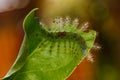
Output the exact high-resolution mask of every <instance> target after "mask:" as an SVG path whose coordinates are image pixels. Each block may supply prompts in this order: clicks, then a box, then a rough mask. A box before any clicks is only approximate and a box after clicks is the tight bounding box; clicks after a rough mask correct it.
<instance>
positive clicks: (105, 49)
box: [0, 0, 120, 80]
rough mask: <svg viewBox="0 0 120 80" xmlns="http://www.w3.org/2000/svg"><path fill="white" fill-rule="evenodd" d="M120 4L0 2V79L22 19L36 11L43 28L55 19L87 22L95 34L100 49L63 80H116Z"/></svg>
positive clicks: (119, 73)
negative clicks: (30, 12)
mask: <svg viewBox="0 0 120 80" xmlns="http://www.w3.org/2000/svg"><path fill="white" fill-rule="evenodd" d="M119 4H120V0H0V77H3V76H5V74H6V73H7V71H8V70H9V69H10V67H11V65H12V64H13V62H14V61H15V59H16V57H17V54H18V52H19V49H20V46H21V43H22V40H23V36H24V31H23V28H22V27H23V26H22V23H23V19H24V17H25V16H26V15H27V14H28V12H29V11H30V10H32V9H33V8H36V7H38V8H39V11H38V12H37V16H38V17H39V18H40V21H42V22H43V23H44V24H45V25H47V26H48V27H50V25H51V24H50V23H51V21H52V20H53V18H55V17H56V16H61V17H65V16H70V17H71V18H76V17H77V18H79V19H80V23H82V22H83V21H89V22H90V24H91V27H92V28H93V29H94V30H96V31H97V32H98V36H97V39H96V42H97V43H99V44H100V46H101V49H100V50H99V51H98V50H92V51H91V52H92V54H93V55H94V62H93V63H91V62H89V61H88V60H87V59H84V60H83V62H82V63H81V64H80V65H79V66H78V67H77V69H76V70H75V71H74V72H73V73H72V74H71V76H70V77H69V78H68V79H67V80H120V7H119Z"/></svg>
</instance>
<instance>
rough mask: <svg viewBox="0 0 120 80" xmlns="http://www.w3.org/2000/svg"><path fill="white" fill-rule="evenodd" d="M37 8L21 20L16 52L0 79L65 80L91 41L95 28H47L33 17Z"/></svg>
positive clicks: (89, 46)
mask: <svg viewBox="0 0 120 80" xmlns="http://www.w3.org/2000/svg"><path fill="white" fill-rule="evenodd" d="M36 10H37V8H36V9H33V10H32V11H31V12H30V13H29V14H28V15H27V16H26V18H25V20H24V31H25V36H24V40H23V43H22V46H21V49H20V51H19V55H18V57H17V59H16V61H15V63H14V65H13V66H12V68H11V69H10V71H9V72H8V73H7V75H6V76H5V77H4V78H3V80H65V79H66V78H67V77H68V76H69V75H70V74H71V73H72V71H73V70H74V69H75V68H76V66H77V65H78V64H79V63H80V62H81V61H82V60H83V59H84V57H85V56H86V55H87V53H88V52H89V50H90V49H91V47H92V46H93V44H94V41H95V37H96V32H95V31H93V30H90V31H89V32H88V33H85V32H83V31H80V30H78V29H77V28H76V30H74V31H73V30H72V29H73V27H74V26H72V25H69V26H70V27H69V26H67V27H66V28H63V30H62V31H65V32H60V31H59V29H57V32H55V31H54V30H52V28H51V30H49V29H46V28H45V27H44V26H42V25H40V24H39V20H38V19H37V18H36V17H34V15H35V11H36ZM68 28H69V29H68ZM74 29H75V28H74ZM52 31H53V32H52Z"/></svg>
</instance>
